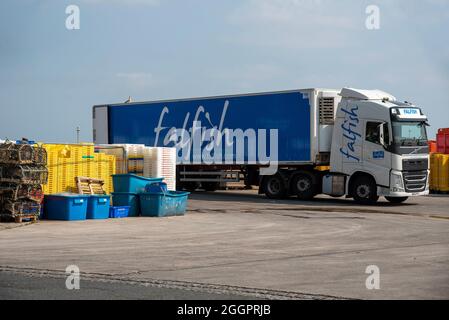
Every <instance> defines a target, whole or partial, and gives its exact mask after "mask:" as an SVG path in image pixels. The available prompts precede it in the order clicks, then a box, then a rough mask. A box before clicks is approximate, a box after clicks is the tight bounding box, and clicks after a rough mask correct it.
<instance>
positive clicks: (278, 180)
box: [263, 174, 287, 199]
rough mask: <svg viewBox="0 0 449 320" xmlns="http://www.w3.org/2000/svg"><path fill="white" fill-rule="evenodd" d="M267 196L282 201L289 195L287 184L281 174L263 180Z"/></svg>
mask: <svg viewBox="0 0 449 320" xmlns="http://www.w3.org/2000/svg"><path fill="white" fill-rule="evenodd" d="M263 183H264V186H263V187H264V190H265V195H266V196H267V197H268V198H270V199H282V198H284V197H285V196H286V195H287V189H286V188H285V183H284V180H283V178H282V176H281V175H280V174H275V175H273V176H266V177H265V178H264V179H263Z"/></svg>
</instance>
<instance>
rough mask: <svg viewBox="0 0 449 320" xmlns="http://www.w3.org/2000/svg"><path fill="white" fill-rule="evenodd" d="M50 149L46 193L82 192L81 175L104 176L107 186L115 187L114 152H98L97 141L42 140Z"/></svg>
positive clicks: (44, 146) (107, 190) (44, 186)
mask: <svg viewBox="0 0 449 320" xmlns="http://www.w3.org/2000/svg"><path fill="white" fill-rule="evenodd" d="M41 146H42V147H43V148H45V149H46V150H47V152H48V169H49V179H48V183H47V184H44V185H43V189H44V193H45V194H47V195H48V194H56V193H64V192H70V193H78V186H77V181H76V178H77V177H85V178H92V179H101V180H103V181H104V189H105V191H106V192H107V193H108V194H110V193H112V191H113V185H112V175H113V174H116V158H115V156H114V155H106V154H100V153H95V148H94V145H93V144H46V143H43V144H41Z"/></svg>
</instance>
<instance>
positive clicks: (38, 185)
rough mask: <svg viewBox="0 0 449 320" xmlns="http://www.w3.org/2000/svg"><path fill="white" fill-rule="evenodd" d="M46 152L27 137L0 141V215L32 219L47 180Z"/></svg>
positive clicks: (14, 219)
mask: <svg viewBox="0 0 449 320" xmlns="http://www.w3.org/2000/svg"><path fill="white" fill-rule="evenodd" d="M46 163H47V152H46V151H45V149H43V148H41V147H37V146H35V145H34V144H32V143H30V142H28V141H17V142H16V143H12V142H5V143H2V144H0V218H1V220H2V221H15V222H23V221H27V220H31V221H36V220H37V219H38V217H39V214H40V211H41V203H42V199H43V192H42V184H46V183H47V179H48V170H47V167H46Z"/></svg>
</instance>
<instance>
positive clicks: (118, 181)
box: [112, 174, 164, 193]
mask: <svg viewBox="0 0 449 320" xmlns="http://www.w3.org/2000/svg"><path fill="white" fill-rule="evenodd" d="M162 180H164V179H163V178H145V177H141V176H137V175H134V174H114V175H112V183H113V184H114V191H115V192H118V193H121V192H127V193H141V192H144V191H145V186H146V185H147V184H149V183H152V182H162Z"/></svg>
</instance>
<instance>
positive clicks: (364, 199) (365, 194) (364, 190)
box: [351, 176, 379, 204]
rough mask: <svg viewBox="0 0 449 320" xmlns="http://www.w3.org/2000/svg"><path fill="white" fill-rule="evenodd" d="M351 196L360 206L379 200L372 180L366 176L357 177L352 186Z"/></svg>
mask: <svg viewBox="0 0 449 320" xmlns="http://www.w3.org/2000/svg"><path fill="white" fill-rule="evenodd" d="M351 193H352V196H353V197H354V200H355V202H357V203H360V204H374V203H376V201H377V200H378V199H379V196H378V195H377V187H376V183H375V181H374V179H372V178H371V177H368V176H359V177H357V178H356V180H355V181H354V183H353V184H352V192H351Z"/></svg>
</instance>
